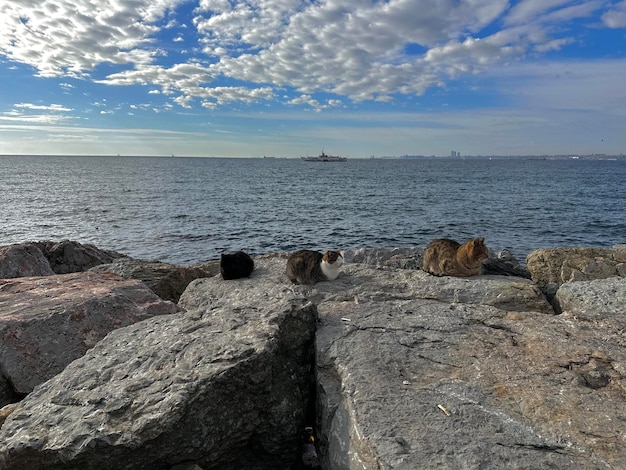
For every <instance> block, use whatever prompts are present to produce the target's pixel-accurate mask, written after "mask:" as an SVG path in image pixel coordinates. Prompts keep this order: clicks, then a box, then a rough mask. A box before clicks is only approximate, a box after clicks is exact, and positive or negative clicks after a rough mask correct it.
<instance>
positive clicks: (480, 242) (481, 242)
mask: <svg viewBox="0 0 626 470" xmlns="http://www.w3.org/2000/svg"><path fill="white" fill-rule="evenodd" d="M477 240H478V244H479V245H484V244H485V239H484V238H482V237H481V238H477Z"/></svg>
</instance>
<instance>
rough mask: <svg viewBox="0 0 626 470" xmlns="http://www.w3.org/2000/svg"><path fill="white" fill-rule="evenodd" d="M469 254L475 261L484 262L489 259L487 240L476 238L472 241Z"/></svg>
mask: <svg viewBox="0 0 626 470" xmlns="http://www.w3.org/2000/svg"><path fill="white" fill-rule="evenodd" d="M469 253H470V256H471V257H472V258H473V259H475V260H480V261H482V260H484V259H487V258H489V250H488V248H487V246H485V239H484V238H474V239H473V240H470V246H469Z"/></svg>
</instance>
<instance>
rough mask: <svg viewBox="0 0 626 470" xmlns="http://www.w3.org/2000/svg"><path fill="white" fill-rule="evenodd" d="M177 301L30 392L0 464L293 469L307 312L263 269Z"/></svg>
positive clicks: (305, 374)
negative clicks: (171, 310)
mask: <svg viewBox="0 0 626 470" xmlns="http://www.w3.org/2000/svg"><path fill="white" fill-rule="evenodd" d="M181 305H184V307H185V308H186V309H187V311H186V312H182V313H178V314H175V315H168V316H161V317H154V318H151V319H148V320H146V321H144V322H141V323H137V324H135V325H132V326H129V327H126V328H122V329H119V330H116V331H113V332H111V333H110V334H109V335H108V336H107V337H106V338H104V339H103V340H102V341H100V342H99V343H98V344H97V345H96V346H95V347H94V348H92V349H91V350H89V351H88V352H87V353H86V354H85V355H84V356H83V357H82V358H80V359H78V360H76V361H74V362H73V363H72V364H70V365H69V366H68V367H66V368H65V370H64V371H63V372H61V373H60V374H59V375H57V376H56V377H54V378H53V379H51V380H49V381H48V382H46V383H44V384H42V385H40V386H39V387H37V388H35V390H34V391H33V392H32V393H31V394H30V395H28V396H27V397H26V398H25V399H24V400H23V401H22V402H21V405H20V407H19V408H18V409H17V410H15V411H13V413H12V414H11V415H10V416H9V417H8V418H7V420H6V421H5V423H4V425H3V426H2V429H1V430H0V468H10V469H29V470H38V469H59V470H61V469H62V470H68V469H81V470H89V469H107V470H110V469H140V468H145V469H151V470H159V469H169V468H171V467H174V466H177V465H183V464H187V465H189V466H188V467H186V466H184V465H183V466H179V467H177V468H192V465H198V466H199V467H201V468H204V469H208V468H220V469H227V470H228V469H242V468H246V469H277V468H294V467H295V465H296V464H297V462H298V460H299V459H300V451H301V442H300V435H301V432H302V429H303V427H304V425H305V424H306V421H305V411H306V410H307V408H308V405H309V393H310V390H311V388H312V382H311V377H312V370H311V365H312V363H313V338H314V333H315V325H316V323H315V320H316V310H315V306H314V305H313V304H311V303H310V302H308V301H306V299H305V298H304V297H302V296H301V295H300V294H298V293H297V292H294V290H293V289H292V288H291V286H289V285H288V284H286V283H282V282H276V279H275V278H274V277H273V276H272V275H270V273H269V272H268V271H267V270H265V269H264V268H263V267H261V268H260V269H257V270H255V271H254V273H253V275H252V277H251V278H250V279H245V280H241V281H223V280H222V279H221V278H220V277H219V276H216V277H214V278H210V279H201V280H196V281H194V282H192V283H191V284H190V286H189V287H188V289H187V291H186V292H185V295H184V296H183V298H181Z"/></svg>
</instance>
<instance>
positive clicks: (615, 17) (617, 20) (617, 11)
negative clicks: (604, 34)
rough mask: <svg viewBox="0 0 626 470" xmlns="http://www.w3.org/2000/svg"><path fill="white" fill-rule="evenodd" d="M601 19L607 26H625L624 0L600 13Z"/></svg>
mask: <svg viewBox="0 0 626 470" xmlns="http://www.w3.org/2000/svg"><path fill="white" fill-rule="evenodd" d="M602 21H603V22H604V24H605V25H607V26H608V27H609V28H626V0H622V1H621V2H620V3H618V4H616V5H614V7H613V8H612V9H611V10H609V11H607V12H606V13H605V14H604V15H602Z"/></svg>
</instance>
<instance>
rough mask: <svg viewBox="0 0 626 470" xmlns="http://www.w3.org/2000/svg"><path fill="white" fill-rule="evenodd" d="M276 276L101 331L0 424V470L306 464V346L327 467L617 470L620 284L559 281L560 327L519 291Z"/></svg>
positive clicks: (359, 274) (530, 291)
mask: <svg viewBox="0 0 626 470" xmlns="http://www.w3.org/2000/svg"><path fill="white" fill-rule="evenodd" d="M409 255H410V254H409ZM366 258H367V256H365V258H364V259H366ZM405 261H406V262H403V265H404V266H406V267H411V266H412V264H411V263H410V261H411V259H410V258H406V260H405ZM285 262H286V259H285V257H283V256H267V257H262V258H258V259H256V260H255V265H256V269H255V271H254V273H253V275H252V276H251V278H250V279H245V280H241V281H228V282H227V281H222V280H221V278H220V276H215V277H212V278H206V279H198V280H195V281H193V282H191V284H189V286H188V287H187V289H186V291H185V292H184V293H183V295H182V296H181V298H180V301H179V306H180V307H182V308H184V309H186V312H182V313H177V314H174V315H168V316H164V317H154V318H152V319H148V320H145V321H143V322H140V323H137V324H135V325H132V326H129V327H126V328H121V329H119V330H115V331H114V332H112V333H110V334H109V335H108V336H107V337H106V338H105V339H103V340H102V341H100V342H99V343H98V344H97V345H96V346H95V347H94V348H93V349H91V350H89V351H88V353H87V354H86V355H85V357H83V358H81V359H78V360H77V361H74V362H73V363H72V364H70V365H69V366H68V367H67V368H66V369H65V370H64V371H63V372H62V373H61V374H59V375H57V376H56V377H55V378H53V379H52V380H49V381H48V382H46V383H44V384H43V385H40V386H38V387H36V388H35V391H34V392H33V393H31V394H30V395H29V396H28V397H27V398H25V399H24V400H23V401H22V402H21V404H20V406H18V407H17V408H16V409H15V410H14V411H13V412H12V413H11V414H10V415H9V416H8V418H7V420H6V422H5V424H4V425H3V426H2V428H1V429H0V468H10V469H21V468H25V469H29V470H31V469H64V470H67V469H73V468H76V469H78V468H80V469H81V470H83V469H99V468H107V469H116V468H119V469H122V468H129V469H130V468H133V469H134V468H150V469H156V470H159V469H164V470H169V469H171V468H181V467H180V466H181V465H189V466H193V468H202V469H205V470H206V469H210V468H225V469H231V468H232V469H234V468H256V469H259V470H261V469H262V470H265V469H274V468H297V467H295V466H294V465H296V464H295V463H294V462H295V461H294V459H297V458H298V455H296V454H297V452H296V450H297V448H298V444H299V442H298V441H297V438H296V440H295V441H294V434H296V435H297V434H298V432H299V430H301V426H302V425H303V423H304V422H305V420H304V417H303V416H302V412H303V409H304V408H305V406H306V403H307V399H308V397H307V384H308V383H309V382H308V380H309V379H310V378H311V374H312V371H311V370H309V369H308V367H309V366H311V365H312V357H311V355H310V353H311V348H312V341H313V336H314V337H315V345H314V349H315V351H314V352H315V371H314V373H315V379H316V386H317V397H316V399H317V425H316V434H317V444H318V451H319V455H320V458H321V463H322V468H323V469H325V470H328V469H332V470H343V469H365V470H369V469H385V470H387V469H388V470H394V469H398V470H400V469H402V470H404V469H407V470H409V469H410V470H414V469H420V470H421V469H431V468H432V469H440V468H443V469H479V468H484V469H490V468H507V469H508V468H511V469H526V468H527V469H544V468H554V469H561V468H576V469H583V470H584V469H622V468H626V335H625V333H624V332H625V331H626V311H625V307H624V305H626V284H625V283H624V280H623V279H620V278H610V279H603V280H595V281H579V282H568V283H564V284H562V285H560V287H559V290H558V291H557V292H556V296H555V299H556V301H557V302H558V305H559V307H560V308H559V311H562V313H560V314H558V315H557V314H555V311H554V310H553V308H552V306H551V305H550V303H548V301H547V300H546V298H545V296H544V294H543V293H542V291H541V290H540V289H539V287H538V286H537V285H536V284H535V283H534V282H532V281H530V280H528V279H523V278H518V277H513V276H507V277H504V276H493V275H489V276H477V277H473V278H450V277H434V276H430V275H428V274H426V273H424V272H422V271H420V270H417V269H401V268H398V267H393V266H389V265H380V264H378V265H366V264H357V263H354V264H346V265H344V266H343V267H342V273H341V274H340V276H339V277H338V278H337V279H336V280H335V281H332V282H321V283H318V284H316V285H314V286H295V285H292V284H290V283H289V282H288V281H287V279H286V277H285V275H284V268H285ZM316 320H317V324H316V323H315V322H316ZM260 457H262V458H260ZM3 465H4V466H3ZM190 468H191V467H190Z"/></svg>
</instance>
